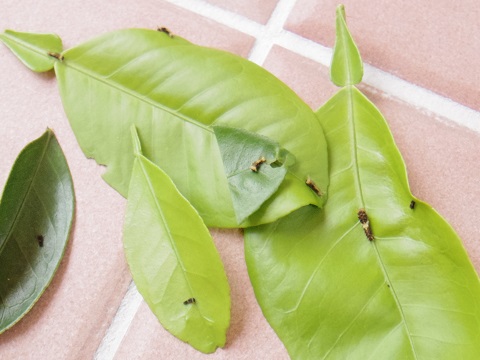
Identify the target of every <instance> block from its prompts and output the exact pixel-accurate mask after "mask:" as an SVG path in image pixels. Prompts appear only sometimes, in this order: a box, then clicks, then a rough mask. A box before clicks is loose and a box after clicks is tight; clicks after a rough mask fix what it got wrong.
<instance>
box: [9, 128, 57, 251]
mask: <svg viewBox="0 0 480 360" xmlns="http://www.w3.org/2000/svg"><path fill="white" fill-rule="evenodd" d="M51 138H52V136H51V133H50V132H48V137H47V140H46V143H45V146H44V148H43V151H42V155H41V156H40V157H39V159H38V162H37V166H36V168H35V172H34V174H33V176H32V178H31V180H30V183H29V184H28V188H27V191H26V192H25V195H24V197H23V199H22V202H21V205H20V207H19V208H18V211H17V213H16V214H15V219H14V220H13V221H12V225H11V226H10V229H9V230H8V232H7V236H6V237H5V241H4V242H3V244H1V245H0V255H1V254H2V252H3V249H4V248H5V246H6V244H7V242H8V240H9V239H10V236H11V235H12V232H13V229H15V227H16V225H17V222H18V221H19V215H20V214H21V213H22V211H23V207H24V206H25V202H26V200H27V198H28V196H29V195H30V191H31V190H32V188H33V183H34V180H35V179H36V177H37V173H38V171H39V169H40V165H41V164H42V163H43V159H44V157H45V154H46V152H47V149H48V145H49V144H50V140H51ZM14 166H15V165H14ZM7 182H8V180H7Z"/></svg>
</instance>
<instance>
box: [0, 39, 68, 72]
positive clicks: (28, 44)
mask: <svg viewBox="0 0 480 360" xmlns="http://www.w3.org/2000/svg"><path fill="white" fill-rule="evenodd" d="M0 39H1V40H2V41H3V43H4V44H5V45H7V46H8V47H9V48H10V50H12V52H13V53H15V55H17V56H18V58H19V59H20V60H21V61H22V62H23V63H24V64H25V65H26V66H27V67H29V68H30V69H31V70H33V71H37V72H43V71H48V70H51V69H53V65H54V64H55V58H54V57H53V56H51V55H53V54H60V53H61V52H62V40H61V39H60V38H59V37H58V36H57V35H54V34H31V33H25V32H17V31H12V30H6V31H5V32H4V33H3V34H0ZM48 53H51V55H48Z"/></svg>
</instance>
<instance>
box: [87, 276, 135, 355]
mask: <svg viewBox="0 0 480 360" xmlns="http://www.w3.org/2000/svg"><path fill="white" fill-rule="evenodd" d="M142 301H143V298H142V295H140V294H139V293H138V291H137V287H136V286H135V284H134V283H133V281H132V282H131V283H130V285H129V286H128V290H127V293H126V294H125V296H124V297H123V300H122V303H121V304H120V306H119V307H118V310H117V313H116V314H115V317H114V318H113V321H112V323H111V324H110V327H109V328H108V330H107V332H106V333H105V336H104V337H103V339H102V342H101V343H100V346H99V347H98V349H97V351H96V352H95V356H94V359H95V360H113V358H114V357H115V354H116V353H117V351H118V348H119V347H120V344H121V343H122V340H123V338H124V337H125V334H126V333H127V331H128V328H129V326H130V324H131V322H132V321H133V318H134V317H135V314H136V313H137V310H138V308H139V307H140V304H141V303H142Z"/></svg>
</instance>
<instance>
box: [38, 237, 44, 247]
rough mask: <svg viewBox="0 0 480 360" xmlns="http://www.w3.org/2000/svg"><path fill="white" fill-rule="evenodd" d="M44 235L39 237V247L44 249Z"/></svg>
mask: <svg viewBox="0 0 480 360" xmlns="http://www.w3.org/2000/svg"><path fill="white" fill-rule="evenodd" d="M43 240H44V239H43V235H37V241H38V246H40V247H43Z"/></svg>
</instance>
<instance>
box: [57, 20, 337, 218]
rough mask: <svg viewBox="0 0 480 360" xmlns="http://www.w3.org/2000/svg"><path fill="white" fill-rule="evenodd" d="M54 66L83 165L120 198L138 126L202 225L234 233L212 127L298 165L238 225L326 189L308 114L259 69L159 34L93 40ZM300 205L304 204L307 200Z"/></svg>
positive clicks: (274, 214)
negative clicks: (231, 130)
mask: <svg viewBox="0 0 480 360" xmlns="http://www.w3.org/2000/svg"><path fill="white" fill-rule="evenodd" d="M63 55H64V60H63V61H56V63H55V72H56V73H57V77H58V81H59V85H60V92H61V95H62V100H63V103H64V107H65V111H66V113H67V116H68V118H69V120H70V123H71V126H72V128H73V130H74V132H75V135H76V137H77V140H78V142H79V144H80V146H81V148H82V150H83V151H84V153H85V154H86V155H87V156H88V157H93V158H95V160H96V161H97V162H98V163H100V164H105V165H107V170H106V173H105V174H104V179H105V180H106V181H107V182H108V183H109V184H110V185H112V186H113V187H114V188H115V189H117V190H118V191H119V192H120V193H121V194H123V195H124V196H125V195H126V193H127V189H128V182H129V180H130V175H131V169H132V164H133V159H132V156H131V151H132V148H131V142H130V135H129V133H130V132H129V128H130V126H131V125H132V123H135V125H136V127H137V128H138V132H139V135H140V139H141V141H142V144H143V148H144V155H145V156H146V157H147V158H149V159H151V160H152V161H153V162H154V163H155V164H157V165H159V166H161V168H162V169H163V170H164V171H165V172H166V173H167V174H168V175H169V176H170V177H171V178H172V180H173V181H174V182H175V184H176V185H177V187H178V189H179V190H180V192H181V193H182V194H183V195H184V196H185V197H186V198H187V199H188V200H189V201H190V202H191V203H192V205H193V206H194V207H195V208H196V209H197V210H198V211H199V213H200V215H201V216H202V218H203V219H204V220H205V222H206V224H207V225H210V226H218V227H237V226H238V222H237V219H236V215H235V211H234V207H233V203H232V201H231V196H230V190H229V186H228V182H227V179H226V177H225V175H224V170H223V164H222V160H221V156H220V153H219V149H218V146H217V143H216V139H215V135H214V133H213V130H212V128H211V125H222V126H230V127H237V128H245V129H247V130H249V131H251V132H255V133H259V134H261V135H264V136H266V137H268V138H271V139H272V140H274V141H276V142H278V143H279V144H280V145H281V146H282V147H283V148H285V149H287V150H288V151H290V152H291V153H292V154H293V155H294V156H295V157H296V159H297V162H296V164H295V166H293V167H292V168H291V173H290V172H289V173H288V174H287V175H286V176H285V180H284V181H283V182H282V184H281V186H280V187H279V189H278V191H277V192H276V193H275V196H272V197H271V198H270V199H269V200H268V201H266V202H265V204H264V205H263V206H262V207H261V208H260V209H259V211H257V212H256V213H255V214H254V215H252V216H250V217H249V218H248V222H247V223H245V224H243V225H251V224H259V223H265V222H270V221H273V220H275V219H277V218H278V217H280V216H283V215H285V214H288V213H290V212H291V211H293V210H295V209H297V208H299V207H301V206H303V205H305V204H308V203H311V204H316V205H318V206H321V205H322V203H323V202H324V200H325V196H323V197H318V196H316V195H315V194H314V193H312V191H311V190H310V189H309V188H308V187H306V186H305V179H306V178H307V177H311V178H312V179H313V180H314V181H315V182H316V184H318V186H319V187H320V188H322V190H323V193H326V188H327V185H328V174H327V168H328V164H327V154H326V142H325V138H324V135H323V132H322V129H321V126H320V124H319V123H318V121H317V119H316V117H315V114H314V112H313V111H312V110H311V109H310V108H309V107H308V106H307V105H306V104H305V103H304V102H303V101H302V100H301V99H300V98H299V97H298V96H297V95H296V94H295V93H294V92H293V91H292V90H290V89H289V88H288V87H287V86H286V85H285V84H283V83H282V82H281V81H279V80H278V79H277V78H275V77H274V76H272V75H271V74H270V73H268V72H267V71H265V70H264V69H262V68H261V67H259V66H257V65H255V64H253V63H251V62H249V61H247V60H245V59H243V58H241V57H238V56H235V55H233V54H230V53H226V52H223V51H219V50H214V49H209V48H204V47H200V46H195V45H193V44H191V43H189V42H187V41H186V40H184V39H182V38H180V37H178V36H173V37H171V36H169V35H167V34H166V33H164V32H159V31H152V30H141V29H129V30H121V31H116V32H113V33H109V34H106V35H103V36H100V37H98V38H96V39H94V40H91V41H89V42H87V43H84V44H83V45H80V46H77V47H75V48H72V49H70V50H67V51H66V52H64V53H63ZM306 199H307V200H306Z"/></svg>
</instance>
